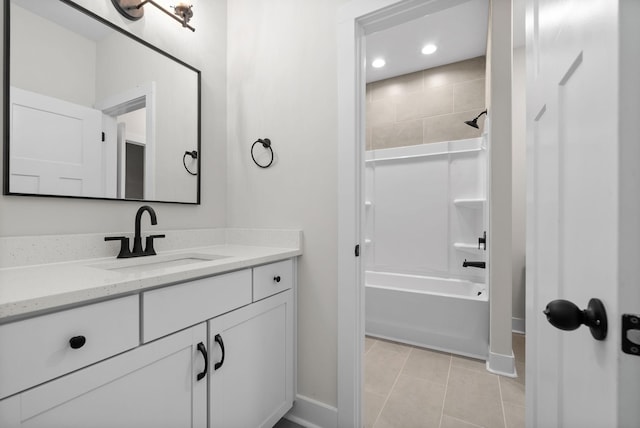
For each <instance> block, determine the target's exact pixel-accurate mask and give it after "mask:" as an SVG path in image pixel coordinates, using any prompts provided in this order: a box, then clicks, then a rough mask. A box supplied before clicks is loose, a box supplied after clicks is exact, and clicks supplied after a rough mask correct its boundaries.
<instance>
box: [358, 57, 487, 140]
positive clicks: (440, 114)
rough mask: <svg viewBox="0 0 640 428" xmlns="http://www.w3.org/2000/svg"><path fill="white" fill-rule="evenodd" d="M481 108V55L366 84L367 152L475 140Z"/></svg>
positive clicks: (482, 85) (483, 94)
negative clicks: (474, 121) (470, 123)
mask: <svg viewBox="0 0 640 428" xmlns="http://www.w3.org/2000/svg"><path fill="white" fill-rule="evenodd" d="M484 109H485V57H484V56H481V57H477V58H472V59H468V60H465V61H460V62H456V63H453V64H447V65H443V66H440V67H434V68H430V69H428V70H422V71H417V72H415V73H410V74H405V75H402V76H398V77H392V78H390V79H385V80H380V81H378V82H373V83H370V84H368V85H367V125H366V126H367V150H372V149H373V150H376V149H386V148H391V147H402V146H412V145H416V144H426V143H435V142H439V141H452V140H460V139H465V138H475V137H479V136H480V134H481V130H482V126H483V125H484V118H485V116H484V115H483V116H482V117H481V118H480V119H479V120H478V125H479V126H480V129H474V128H472V127H470V126H468V125H465V123H464V121H465V120H471V119H473V118H474V117H475V116H477V115H478V114H479V113H480V112H482V111H483V110H484Z"/></svg>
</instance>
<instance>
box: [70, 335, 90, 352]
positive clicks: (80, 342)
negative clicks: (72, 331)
mask: <svg viewBox="0 0 640 428" xmlns="http://www.w3.org/2000/svg"><path fill="white" fill-rule="evenodd" d="M85 343H87V338H86V337H84V336H74V337H72V338H71V339H69V346H71V348H72V349H80V348H82V347H83V346H84V344H85Z"/></svg>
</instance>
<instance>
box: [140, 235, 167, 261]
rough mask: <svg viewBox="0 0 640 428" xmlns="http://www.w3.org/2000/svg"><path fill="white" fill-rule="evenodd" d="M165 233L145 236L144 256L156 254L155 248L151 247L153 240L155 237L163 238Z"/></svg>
mask: <svg viewBox="0 0 640 428" xmlns="http://www.w3.org/2000/svg"><path fill="white" fill-rule="evenodd" d="M164 237H165V235H164V234H163V235H149V236H147V239H146V240H145V241H146V242H145V247H144V255H145V256H155V255H156V250H155V249H154V248H153V240H154V239H155V238H164Z"/></svg>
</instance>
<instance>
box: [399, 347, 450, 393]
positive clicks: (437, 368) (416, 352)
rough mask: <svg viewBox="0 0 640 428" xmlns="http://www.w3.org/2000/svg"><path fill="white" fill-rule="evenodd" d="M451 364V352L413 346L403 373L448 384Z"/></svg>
mask: <svg viewBox="0 0 640 428" xmlns="http://www.w3.org/2000/svg"><path fill="white" fill-rule="evenodd" d="M450 365H451V355H450V354H445V353H442V352H437V351H429V350H426V349H418V348H413V349H412V350H411V353H410V354H409V358H408V359H407V362H406V364H405V365H404V368H403V369H402V374H404V375H407V376H413V377H417V378H420V379H423V380H427V381H429V382H433V383H439V384H441V385H446V384H447V378H448V377H449V366H450Z"/></svg>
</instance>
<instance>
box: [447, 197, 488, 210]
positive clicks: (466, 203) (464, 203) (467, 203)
mask: <svg viewBox="0 0 640 428" xmlns="http://www.w3.org/2000/svg"><path fill="white" fill-rule="evenodd" d="M486 201H487V200H486V199H484V198H475V199H462V198H461V199H454V200H453V203H454V204H455V205H457V206H460V207H467V208H482V206H483V205H484V203H485V202H486Z"/></svg>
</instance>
